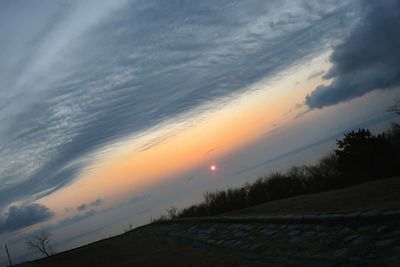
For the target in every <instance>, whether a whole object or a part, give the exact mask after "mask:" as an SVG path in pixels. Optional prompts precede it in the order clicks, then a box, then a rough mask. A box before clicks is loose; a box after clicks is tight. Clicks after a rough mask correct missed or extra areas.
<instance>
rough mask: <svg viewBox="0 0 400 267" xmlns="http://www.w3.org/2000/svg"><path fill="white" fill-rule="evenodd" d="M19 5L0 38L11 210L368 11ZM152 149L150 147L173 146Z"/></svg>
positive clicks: (308, 51)
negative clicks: (125, 141) (99, 154)
mask: <svg viewBox="0 0 400 267" xmlns="http://www.w3.org/2000/svg"><path fill="white" fill-rule="evenodd" d="M5 3H7V4H5ZM10 3H11V2H2V3H1V4H0V12H2V13H1V14H2V15H1V16H0V24H1V25H2V27H0V38H2V39H4V40H7V42H1V44H0V59H1V60H2V62H7V64H2V65H1V66H0V78H1V79H3V80H2V84H1V89H0V120H1V121H2V123H1V125H0V177H1V178H0V210H1V209H2V208H4V207H5V206H6V205H8V204H10V203H12V202H14V201H17V200H20V199H24V198H31V199H35V198H39V197H42V196H44V195H47V194H50V193H52V192H54V191H56V190H58V189H59V188H61V187H63V186H65V185H67V184H68V183H70V182H71V181H72V180H73V179H74V178H75V177H76V175H77V173H78V172H79V171H80V170H81V169H82V168H84V167H85V166H87V164H88V163H90V160H91V159H92V158H93V155H92V154H91V153H94V152H95V151H96V150H97V149H99V148H102V147H104V146H105V145H107V144H110V143H112V142H113V141H116V140H118V139H120V138H123V137H126V136H130V135H133V134H138V133H143V131H145V130H146V129H148V128H149V127H151V126H154V125H157V124H158V123H161V122H163V121H165V120H168V119H171V118H174V119H176V120H183V119H185V117H184V115H183V114H185V112H186V111H190V110H191V109H193V108H194V107H198V106H199V105H201V104H203V103H206V102H209V101H214V100H216V99H219V100H221V101H223V100H224V99H228V98H229V97H231V96H232V95H234V94H236V93H241V92H243V91H244V90H245V88H246V87H247V86H248V85H250V84H252V83H254V82H257V81H259V80H260V79H262V78H264V77H267V76H273V75H274V74H276V73H277V72H278V71H281V70H283V69H284V68H286V67H287V66H289V65H291V64H295V63H296V62H298V61H299V60H301V59H304V58H305V57H307V56H310V55H312V54H313V53H317V52H319V51H320V49H322V48H324V47H325V45H326V43H327V42H328V40H329V39H330V38H335V37H336V36H337V34H338V33H343V32H345V31H346V30H347V28H346V27H343V28H341V27H338V25H339V26H340V25H342V23H343V21H345V22H349V23H351V21H352V19H349V17H348V14H349V13H348V12H353V13H354V9H355V7H357V4H354V3H355V2H352V4H351V5H347V4H346V2H345V1H342V2H335V3H334V4H333V3H330V2H329V1H326V2H325V1H321V2H318V4H317V5H313V6H310V5H307V4H301V3H300V2H299V3H297V4H296V5H294V4H293V2H292V1H288V2H285V1H262V0H252V1H242V0H240V1H227V2H225V1H161V0H154V1H149V0H143V1H135V2H134V3H133V2H129V1H128V2H127V3H125V1H82V2H70V1H60V2H57V4H55V1H48V2H45V1H43V2H42V1H41V2H35V3H34V4H32V3H33V2H32V3H31V2H29V4H27V3H26V1H13V2H12V4H10ZM3 5H5V6H3ZM93 6H96V8H95V9H94V8H93ZM43 10H45V11H46V12H42V11H43ZM6 14H12V16H11V15H6ZM153 141H154V144H153V143H149V144H147V146H145V147H143V149H148V148H149V147H151V146H152V145H155V144H156V143H157V142H163V140H159V139H155V140H153ZM89 155H90V156H89Z"/></svg>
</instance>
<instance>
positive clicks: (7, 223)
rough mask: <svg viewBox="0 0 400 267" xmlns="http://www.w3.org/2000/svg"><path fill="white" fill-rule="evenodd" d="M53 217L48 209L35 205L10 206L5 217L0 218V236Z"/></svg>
mask: <svg viewBox="0 0 400 267" xmlns="http://www.w3.org/2000/svg"><path fill="white" fill-rule="evenodd" d="M53 216H54V213H53V212H52V211H51V210H50V209H48V208H47V207H46V206H43V205H40V204H37V203H35V204H26V205H22V206H11V207H10V208H9V209H8V212H6V213H5V216H4V217H3V218H0V234H3V233H7V232H13V231H16V230H19V229H23V228H25V227H28V226H31V225H34V224H37V223H40V222H44V221H47V220H49V219H50V218H52V217H53Z"/></svg>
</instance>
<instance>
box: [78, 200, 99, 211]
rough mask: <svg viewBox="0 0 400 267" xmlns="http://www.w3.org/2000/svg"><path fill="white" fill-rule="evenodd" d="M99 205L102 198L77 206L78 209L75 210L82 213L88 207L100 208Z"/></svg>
mask: <svg viewBox="0 0 400 267" xmlns="http://www.w3.org/2000/svg"><path fill="white" fill-rule="evenodd" d="M101 204H103V199H102V198H98V199H96V200H93V201H92V202H90V203H83V204H81V205H79V206H78V207H76V209H77V210H78V211H83V210H86V209H88V208H89V207H90V206H92V207H97V206H100V205H101Z"/></svg>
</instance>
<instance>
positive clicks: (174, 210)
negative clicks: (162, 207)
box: [166, 206, 178, 219]
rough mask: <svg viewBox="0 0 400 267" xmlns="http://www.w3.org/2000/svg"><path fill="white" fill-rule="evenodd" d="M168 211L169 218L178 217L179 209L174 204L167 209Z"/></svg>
mask: <svg viewBox="0 0 400 267" xmlns="http://www.w3.org/2000/svg"><path fill="white" fill-rule="evenodd" d="M166 211H167V213H168V217H169V219H175V218H176V217H178V209H177V208H176V207H174V206H172V207H171V208H169V209H166Z"/></svg>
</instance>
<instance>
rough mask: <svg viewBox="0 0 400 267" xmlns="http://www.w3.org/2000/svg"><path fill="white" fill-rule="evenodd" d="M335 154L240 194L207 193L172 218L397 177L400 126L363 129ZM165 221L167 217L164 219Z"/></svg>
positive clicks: (257, 183) (244, 188)
mask: <svg viewBox="0 0 400 267" xmlns="http://www.w3.org/2000/svg"><path fill="white" fill-rule="evenodd" d="M336 145H337V147H336V149H334V151H333V153H331V154H329V155H328V156H326V157H325V158H323V159H321V160H320V161H319V162H318V163H317V164H315V165H313V166H296V167H292V168H291V169H289V170H288V171H287V172H286V173H283V174H282V173H273V174H270V175H268V176H265V177H260V178H258V179H257V180H256V181H255V182H253V183H246V184H245V185H243V186H242V187H239V188H229V189H227V190H216V191H214V192H206V193H205V194H204V201H203V202H202V203H199V204H196V205H192V206H190V207H187V208H184V209H182V210H180V211H176V210H175V209H174V210H173V216H171V212H170V211H169V212H168V213H169V217H170V218H183V217H202V216H213V215H217V214H221V213H224V212H228V211H232V210H236V209H242V208H246V207H250V206H254V205H258V204H262V203H266V202H269V201H273V200H278V199H282V198H287V197H292V196H297V195H301V194H310V193H318V192H322V191H328V190H333V189H338V188H343V187H346V186H351V185H355V184H359V183H363V182H367V181H371V180H375V179H380V178H385V177H391V176H395V175H399V174H400V125H399V124H395V123H393V124H392V125H391V127H390V129H389V130H388V131H386V132H385V133H381V134H377V135H374V134H372V133H371V132H370V131H369V130H367V129H359V130H358V131H351V132H349V133H346V134H344V137H343V139H341V140H337V142H336ZM163 218H166V217H163Z"/></svg>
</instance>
